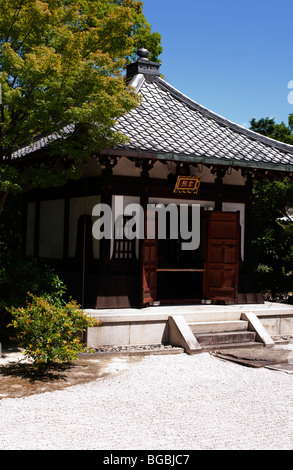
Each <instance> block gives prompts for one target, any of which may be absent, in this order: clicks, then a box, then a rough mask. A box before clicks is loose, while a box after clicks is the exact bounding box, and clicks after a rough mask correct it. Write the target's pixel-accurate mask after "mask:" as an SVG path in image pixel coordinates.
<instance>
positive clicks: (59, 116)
mask: <svg viewBox="0 0 293 470" xmlns="http://www.w3.org/2000/svg"><path fill="white" fill-rule="evenodd" d="M160 41H161V37H160V35H159V34H158V33H153V32H151V27H150V25H149V23H148V22H147V21H146V19H145V17H144V15H143V3H142V2H140V1H137V0H91V1H85V0H70V1H69V0H56V1H55V0H54V1H39V0H25V1H19V0H0V86H1V91H2V93H1V95H2V103H0V212H1V197H2V205H3V203H4V200H5V197H6V195H7V192H16V191H22V190H27V189H28V188H30V187H44V186H47V187H50V186H52V185H58V184H60V183H62V184H63V183H64V182H66V180H67V179H68V178H72V177H73V175H75V173H76V172H78V171H79V166H78V165H77V164H76V163H78V162H82V161H84V159H86V158H88V157H89V156H90V155H91V154H93V153H97V152H99V150H100V149H101V148H103V147H106V146H108V147H111V146H113V145H114V144H116V143H119V142H125V139H126V138H125V136H123V135H122V134H119V133H118V132H116V131H115V130H114V126H115V123H116V120H117V118H118V117H120V116H122V115H123V114H125V113H127V112H129V111H130V110H131V109H133V108H134V107H136V106H137V105H138V104H139V102H140V100H139V97H138V96H137V94H136V93H135V92H134V90H133V89H131V88H130V87H127V86H126V83H125V80H124V76H123V73H124V68H125V66H126V64H127V62H128V61H130V60H131V58H132V57H133V55H134V51H135V50H136V49H137V48H138V47H140V46H141V45H143V46H144V47H147V48H149V50H150V58H151V59H153V60H157V57H158V55H159V54H160V53H161V52H162V47H161V45H160ZM61 123H63V124H61ZM68 126H69V128H68ZM68 129H70V132H68ZM37 135H46V136H49V135H58V139H56V140H55V143H52V148H51V155H52V153H53V154H54V159H51V161H50V165H45V164H44V163H43V164H42V165H41V166H39V168H37V169H33V168H25V169H24V168H21V170H17V168H16V167H15V166H13V167H12V154H13V152H14V151H15V150H17V149H18V148H20V147H22V146H25V145H29V144H30V143H31V142H32V141H33V138H34V137H35V136H37ZM65 160H66V162H67V163H66V166H64V162H65ZM69 161H70V165H69V163H68V162H69ZM54 178H55V179H56V181H55V182H54ZM1 193H3V195H2V196H1Z"/></svg>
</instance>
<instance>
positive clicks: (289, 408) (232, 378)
mask: <svg viewBox="0 0 293 470" xmlns="http://www.w3.org/2000/svg"><path fill="white" fill-rule="evenodd" d="M117 361H118V362H117ZM119 361H120V365H121V367H122V368H123V367H125V362H124V361H125V359H124V360H123V359H119V358H117V359H116V366H117V367H116V368H119V367H120V366H119ZM0 449H1V450H7V449H9V450H17V449H33V450H39V449H50V450H61V449H63V450H73V449H77V450H79V449H82V450H90V449H92V450H105V449H107V450H125V449H127V450H136V449H144V450H216V449H221V450H233V449H239V450H247V449H251V450H255V449H256V450H262V449H267V450H269V449H277V450H281V449H286V450H292V449H293V375H290V374H286V373H284V372H279V371H273V370H269V369H265V368H261V369H254V368H248V367H244V366H241V365H238V364H234V363H232V362H225V361H221V360H219V359H217V358H215V357H213V356H211V355H210V354H208V353H203V354H199V355H195V356H188V355H186V354H178V355H168V356H147V357H144V358H143V359H142V360H141V361H139V362H130V363H129V364H127V367H126V370H125V371H124V372H123V373H121V374H119V375H116V376H110V377H109V376H108V377H106V378H104V379H100V380H96V381H94V382H91V383H88V384H85V385H77V386H73V387H69V388H67V389H65V390H62V391H55V392H51V393H44V394H39V395H33V396H29V397H26V398H17V399H10V398H9V399H2V400H0Z"/></svg>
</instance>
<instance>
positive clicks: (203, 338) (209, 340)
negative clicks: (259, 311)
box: [194, 331, 256, 346]
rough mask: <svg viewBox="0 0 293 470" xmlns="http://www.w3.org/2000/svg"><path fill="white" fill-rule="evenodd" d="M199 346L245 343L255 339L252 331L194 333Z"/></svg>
mask: <svg viewBox="0 0 293 470" xmlns="http://www.w3.org/2000/svg"><path fill="white" fill-rule="evenodd" d="M194 336H195V338H196V339H197V341H198V343H199V344H200V346H203V345H214V344H218V345H219V344H227V343H229V344H231V343H234V344H235V343H247V342H253V341H255V337H256V334H255V332H254V331H227V332H226V331H224V332H221V333H200V334H195V335H194Z"/></svg>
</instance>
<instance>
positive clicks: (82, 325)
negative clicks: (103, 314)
mask: <svg viewBox="0 0 293 470" xmlns="http://www.w3.org/2000/svg"><path fill="white" fill-rule="evenodd" d="M28 296H29V297H30V300H29V301H27V305H26V306H25V307H22V308H13V307H12V308H11V309H9V310H10V313H11V315H12V323H11V325H12V326H13V327H14V329H15V335H16V340H17V342H18V344H19V346H20V347H22V348H24V353H25V355H26V356H28V357H30V358H32V359H33V360H34V367H35V368H36V369H37V370H38V371H39V372H40V371H42V370H45V369H46V368H48V367H49V366H51V365H52V364H53V363H56V362H59V363H63V362H71V361H73V360H75V359H77V357H78V354H79V353H81V352H82V351H84V349H85V345H84V344H83V343H82V342H81V333H82V332H83V331H85V329H86V328H87V327H88V326H97V325H98V323H97V322H96V321H95V320H93V319H91V318H90V317H88V316H87V315H85V314H84V313H83V311H82V310H80V307H79V305H78V304H77V303H76V301H74V300H72V301H70V302H68V303H67V304H66V305H63V306H62V305H60V304H53V303H50V302H49V301H48V300H47V299H45V298H43V297H37V296H34V295H33V294H28Z"/></svg>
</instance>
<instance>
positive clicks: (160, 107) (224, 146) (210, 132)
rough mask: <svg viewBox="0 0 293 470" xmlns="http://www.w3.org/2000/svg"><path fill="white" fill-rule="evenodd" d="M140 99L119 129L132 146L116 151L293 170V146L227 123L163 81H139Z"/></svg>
mask: <svg viewBox="0 0 293 470" xmlns="http://www.w3.org/2000/svg"><path fill="white" fill-rule="evenodd" d="M139 94H140V95H141V96H142V99H143V101H142V104H141V106H139V107H138V108H136V109H134V110H133V111H131V112H130V114H129V115H126V116H123V117H121V118H120V119H119V121H118V124H117V126H116V129H117V130H118V131H120V132H121V133H123V134H126V135H128V136H129V138H130V142H129V143H128V144H126V145H119V146H117V148H120V149H125V150H127V149H137V150H139V149H140V150H142V149H145V150H148V151H150V152H155V153H156V154H158V153H159V154H160V155H157V157H159V158H160V157H161V158H163V157H164V155H165V156H166V158H168V156H169V157H170V158H172V156H173V157H176V155H177V156H178V158H179V157H180V158H181V159H184V157H187V158H188V159H189V161H190V159H191V160H192V159H194V161H199V159H200V158H202V157H205V158H206V157H207V158H210V159H213V163H217V162H218V163H219V164H221V163H222V162H225V163H226V164H228V163H229V161H237V162H238V163H239V165H242V166H250V167H253V165H254V164H257V166H258V167H259V166H262V167H264V168H266V167H267V168H269V167H274V166H276V167H277V166H278V167H280V169H284V170H289V171H293V146H291V145H288V144H284V143H282V142H278V141H276V140H273V139H270V138H268V137H265V136H262V135H260V134H257V133H255V132H253V131H250V130H249V129H246V128H244V127H241V126H239V125H237V124H235V123H232V122H231V121H228V120H226V119H225V118H223V117H221V116H219V115H217V114H215V113H213V112H212V111H210V110H208V109H207V108H204V107H203V106H201V105H199V104H198V103H196V102H194V101H192V100H190V99H189V98H188V97H186V96H185V95H183V94H181V93H180V92H178V91H177V90H176V89H175V88H173V87H172V86H171V85H169V84H168V83H166V82H165V81H164V80H162V79H161V78H159V77H155V78H154V79H153V80H152V81H149V80H144V81H143V82H142V80H140V86H139ZM130 118H134V120H135V126H131V127H130V126H129V119H130ZM150 129H151V131H150ZM167 154H170V155H167ZM179 154H180V156H179Z"/></svg>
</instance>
